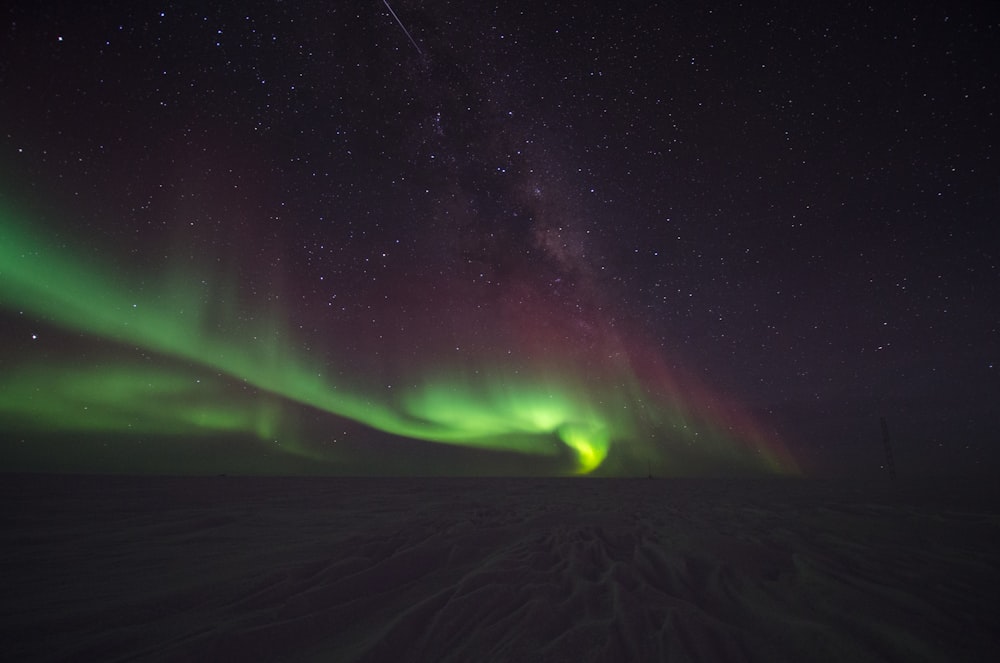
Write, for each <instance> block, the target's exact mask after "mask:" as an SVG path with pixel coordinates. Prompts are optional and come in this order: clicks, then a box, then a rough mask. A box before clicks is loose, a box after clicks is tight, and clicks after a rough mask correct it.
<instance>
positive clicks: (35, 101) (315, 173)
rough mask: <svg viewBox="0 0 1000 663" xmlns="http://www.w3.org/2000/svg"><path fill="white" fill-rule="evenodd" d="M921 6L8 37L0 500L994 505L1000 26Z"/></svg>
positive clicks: (999, 14) (299, 18) (18, 12)
mask: <svg viewBox="0 0 1000 663" xmlns="http://www.w3.org/2000/svg"><path fill="white" fill-rule="evenodd" d="M911 5H912V3H889V2H885V3H871V4H868V3H832V4H830V3H792V4H791V5H790V6H785V3H781V5H779V6H773V7H768V6H766V5H764V4H758V3H746V4H743V5H741V4H713V3H650V2H642V3H633V2H620V3H586V2H575V1H570V2H559V3H544V2H521V1H513V2H504V3H496V4H493V3H480V2H447V1H441V2H435V1H430V0H396V2H394V3H392V7H391V9H390V7H389V6H388V5H387V4H386V3H385V2H383V1H381V0H370V1H366V2H360V1H358V2H302V3H293V2H266V3H265V2H240V3H225V4H224V5H223V6H222V7H221V8H217V7H207V6H205V4H204V3H196V2H191V3H182V2H160V3H152V2H144V1H140V2H102V3H96V4H93V3H91V4H87V3H65V2H59V3H55V2H54V3H38V2H15V3H8V4H7V7H6V8H5V9H4V10H3V19H4V23H3V27H2V30H3V32H2V35H0V90H2V94H0V122H2V127H0V348H2V349H0V468H3V469H9V470H31V471H86V472H169V473H174V472H181V473H184V472H193V473H241V472H250V473H321V474H322V473H330V474H382V473H385V474H552V475H572V474H588V473H589V474H594V475H627V476H636V475H638V476H645V475H646V474H648V473H652V474H654V475H656V476H668V475H690V474H695V475H703V474H723V475H733V474H741V475H742V474H758V473H777V474H788V475H801V474H804V475H807V476H814V475H829V474H833V475H849V476H875V475H878V474H879V473H882V474H885V473H886V469H885V468H884V467H883V466H884V465H886V456H885V452H884V450H883V443H882V433H881V429H880V418H882V417H884V418H885V420H886V422H887V424H888V428H889V432H890V439H891V443H892V450H893V452H894V459H895V467H896V470H897V472H898V473H899V474H900V475H903V476H905V475H919V474H970V473H989V472H992V471H993V470H995V469H996V468H997V467H998V466H1000V450H998V441H1000V438H998V435H1000V407H998V405H1000V376H998V366H997V362H998V361H1000V304H998V303H1000V287H998V285H1000V256H998V253H1000V232H998V230H997V228H998V223H997V218H996V217H997V209H998V206H1000V195H998V194H1000V164H998V158H997V156H996V154H997V148H998V127H1000V122H998V112H1000V103H998V102H1000V74H998V72H1000V11H998V10H997V9H996V5H995V4H994V3H989V2H983V3H973V2H969V3H960V2H941V3H921V4H920V5H919V6H911ZM392 10H394V11H395V15H394V14H393V11H392Z"/></svg>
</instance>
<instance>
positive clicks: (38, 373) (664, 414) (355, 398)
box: [0, 210, 788, 474]
mask: <svg viewBox="0 0 1000 663" xmlns="http://www.w3.org/2000/svg"><path fill="white" fill-rule="evenodd" d="M82 255H86V254H85V253H84V252H83V251H74V252H70V251H67V250H65V249H60V248H58V245H57V242H56V241H54V240H53V239H52V238H50V237H46V236H44V235H42V234H39V233H37V232H32V231H30V230H28V229H27V224H25V223H23V222H20V223H19V222H18V219H17V217H16V215H15V214H12V213H10V212H9V211H6V210H0V308H4V309H7V310H9V311H11V312H13V313H14V314H20V315H24V316H27V317H28V318H29V319H33V320H36V321H38V322H39V323H42V324H47V325H53V326H56V327H60V328H62V329H66V330H71V331H75V332H78V333H85V334H86V335H89V336H92V337H95V338H99V339H105V340H108V341H112V342H115V343H117V344H118V345H119V346H123V347H125V348H133V349H135V350H137V351H139V352H140V353H145V354H148V353H153V354H154V355H155V356H156V358H157V361H152V362H149V361H144V362H138V361H132V362H131V363H129V362H123V361H122V360H120V359H116V360H114V363H112V364H111V365H109V364H108V362H106V361H105V362H98V361H94V362H91V363H92V366H91V367H84V366H75V367H66V366H63V365H57V366H51V365H46V364H45V363H41V364H39V363H29V364H24V365H21V366H19V367H17V368H16V369H14V370H10V369H7V370H5V371H4V374H3V377H2V378H0V415H2V416H4V417H6V418H7V419H8V420H9V421H12V422H14V423H15V424H17V425H19V426H22V427H27V428H29V429H32V430H52V431H68V432H72V431H81V432H101V431H107V432H124V433H128V432H148V433H158V434H186V435H195V434H205V435H211V434H217V433H219V432H238V433H250V434H252V435H254V436H255V437H257V438H259V439H261V440H265V441H267V440H272V439H273V438H275V437H277V436H279V435H280V436H282V437H283V438H284V439H287V438H289V437H294V435H295V434H294V426H293V425H292V424H291V423H290V422H287V421H285V420H284V417H283V414H282V412H283V408H282V401H283V400H286V401H292V402H295V403H298V404H301V405H305V406H309V407H311V408H315V409H317V410H320V411H323V412H326V413H329V414H332V415H336V416H338V417H344V418H347V419H350V420H354V421H356V422H359V423H361V424H363V425H365V426H368V427H370V428H373V429H377V430H381V431H384V432H387V433H391V434H393V435H397V436H402V437H406V438H413V439H420V440H426V441H431V442H439V443H447V444H455V445H464V446H473V447H480V448H489V449H496V450H502V451H513V452H518V453H523V454H536V455H548V456H555V455H558V454H559V453H561V451H560V449H559V445H558V444H553V442H554V440H555V439H558V440H560V441H561V442H562V444H563V445H565V447H567V448H568V449H570V450H572V452H573V453H574V454H575V456H576V459H577V463H576V468H575V471H576V472H578V473H582V474H585V473H589V472H591V471H593V470H595V469H596V468H597V467H599V466H600V465H601V463H602V462H603V461H604V460H605V458H606V457H607V455H608V452H609V447H610V445H611V444H612V441H613V440H614V441H625V440H628V439H632V438H636V437H637V436H639V435H640V434H641V431H645V430H646V428H645V427H644V425H645V424H648V423H649V422H652V423H653V424H655V425H656V426H658V427H660V426H666V427H668V428H674V429H677V428H686V423H685V421H686V420H685V415H684V414H683V410H682V409H681V408H679V407H677V406H674V405H666V406H664V405H662V404H660V405H657V406H656V407H655V408H654V407H652V406H650V405H649V403H648V401H649V400H650V399H649V398H648V397H646V396H645V395H644V393H643V390H642V388H641V387H640V386H639V385H638V384H637V383H636V381H635V380H632V382H633V384H631V385H628V386H627V387H626V388H624V389H621V388H619V389H610V388H606V389H602V390H601V392H600V393H598V394H594V393H593V392H592V391H590V390H588V389H587V380H586V379H585V376H582V375H574V374H573V372H572V371H563V372H562V374H561V375H560V376H558V377H556V376H554V374H553V372H552V371H548V372H543V373H540V372H539V371H538V370H536V371H533V372H532V371H526V370H521V371H509V370H508V371H500V373H499V374H497V375H493V374H490V373H487V374H485V375H476V376H474V377H475V379H473V376H470V375H468V374H463V373H462V372H460V371H452V372H447V371H444V372H438V373H435V374H433V377H427V376H425V377H424V379H423V381H422V383H421V384H414V385H413V386H412V387H410V388H408V389H396V390H393V392H392V393H391V394H388V393H385V392H384V391H378V390H369V391H370V392H371V393H364V392H363V391H362V390H361V389H359V388H357V386H356V385H345V384H339V383H337V382H336V381H335V380H334V379H332V378H331V376H330V373H331V372H332V371H330V370H329V369H328V370H327V371H324V370H322V368H321V367H320V366H319V365H320V364H321V363H323V364H325V363H326V362H317V361H316V360H312V361H311V360H310V356H309V354H308V352H297V351H296V344H295V343H294V341H293V337H292V335H291V334H290V333H289V332H288V331H287V329H286V328H285V326H284V325H283V324H281V322H279V321H280V320H281V319H282V316H280V315H277V314H274V313H273V312H272V314H271V315H267V316H261V317H262V318H264V319H266V320H267V323H265V324H259V325H256V327H248V325H247V324H246V323H241V324H242V326H241V327H240V331H239V332H236V333H234V332H233V331H223V330H222V329H221V328H220V323H219V315H218V311H219V308H220V307H222V306H224V304H222V303H220V302H218V301H214V300H212V298H209V297H206V295H205V288H204V287H203V286H202V285H199V284H203V283H204V281H202V280H201V279H198V278H193V277H191V276H190V275H188V276H186V277H185V276H176V275H175V276H174V277H173V278H170V279H167V280H166V282H165V287H161V288H160V289H158V290H154V291H151V290H150V287H149V285H148V283H145V282H144V281H142V280H140V279H136V278H130V277H128V276H127V275H124V274H121V273H113V271H112V270H108V269H107V268H102V267H100V266H99V265H97V264H94V263H96V262H97V261H96V260H94V261H90V262H88V261H87V260H85V259H83V258H82V257H81V256H82ZM150 302H152V303H150ZM226 322H230V321H226ZM168 358H170V359H173V360H174V365H171V366H170V367H169V368H165V367H164V366H163V365H162V364H163V361H164V360H165V359H168ZM176 360H181V361H180V362H177V361H176ZM81 363H82V362H81ZM239 383H243V385H244V390H243V391H242V392H241V393H238V394H234V393H232V392H233V391H234V385H238V384H239ZM245 387H252V388H253V389H251V390H249V391H251V392H253V393H252V397H250V398H248V397H247V390H246V389H245ZM237 389H238V387H237ZM630 407H631V408H632V409H631V410H630ZM638 410H643V411H644V412H645V416H646V417H647V419H648V421H647V422H645V424H640V422H638V421H637V420H636V412H637V411H638ZM285 448H286V449H289V450H290V451H292V452H294V453H299V454H302V455H306V456H313V457H316V458H324V457H323V456H322V454H321V453H320V452H318V451H316V450H315V449H314V448H312V447H311V446H310V445H309V444H303V443H295V442H291V443H290V445H289V446H286V447H285ZM767 453H769V452H767ZM766 466H767V468H768V469H770V470H773V471H785V470H787V469H788V467H787V463H786V461H785V460H784V459H782V458H779V457H778V455H776V454H775V455H773V457H769V458H767V459H766Z"/></svg>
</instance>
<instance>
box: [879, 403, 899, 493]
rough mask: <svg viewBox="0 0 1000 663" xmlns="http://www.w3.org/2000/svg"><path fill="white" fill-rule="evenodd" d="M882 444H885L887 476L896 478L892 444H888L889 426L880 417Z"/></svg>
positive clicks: (883, 418)
mask: <svg viewBox="0 0 1000 663" xmlns="http://www.w3.org/2000/svg"><path fill="white" fill-rule="evenodd" d="M881 419H882V444H883V445H885V462H886V466H887V467H888V468H889V476H891V477H892V480H893V481H895V480H896V465H895V463H894V462H893V460H892V445H890V444H889V426H888V425H887V424H886V423H885V417H882V418H881Z"/></svg>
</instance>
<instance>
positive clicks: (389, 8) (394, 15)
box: [382, 0, 424, 57]
mask: <svg viewBox="0 0 1000 663" xmlns="http://www.w3.org/2000/svg"><path fill="white" fill-rule="evenodd" d="M382 2H384V3H385V8H386V9H388V10H389V13H390V14H392V17H393V18H394V19H396V23H399V27H401V28H403V32H405V33H406V37H407V39H409V40H410V43H411V44H413V48H415V49H417V53H420V57H423V56H424V52H423V51H421V50H420V47H419V46H417V42H416V41H414V39H413V35H411V34H410V31H409V30H407V29H406V26H405V25H403V22H402V21H400V20H399V17H398V16H396V12H394V11H393V10H392V6H390V5H389V0H382Z"/></svg>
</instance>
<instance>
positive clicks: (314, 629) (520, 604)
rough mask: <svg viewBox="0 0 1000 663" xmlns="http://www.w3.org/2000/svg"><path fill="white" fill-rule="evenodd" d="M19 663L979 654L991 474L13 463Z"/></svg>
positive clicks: (989, 577)
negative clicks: (321, 471) (96, 472)
mask: <svg viewBox="0 0 1000 663" xmlns="http://www.w3.org/2000/svg"><path fill="white" fill-rule="evenodd" d="M0 491H2V494H3V501H4V504H5V505H6V506H5V508H4V510H3V512H2V515H0V526H2V527H0V531H2V537H3V547H2V558H0V562H2V564H3V568H4V569H5V573H4V579H3V581H2V583H3V590H2V592H0V596H2V599H0V601H2V612H0V624H2V626H0V642H3V643H4V644H3V645H0V648H2V650H3V651H0V654H2V658H3V659H4V660H65V659H78V660H85V659H86V660H104V661H115V660H135V659H138V660H205V661H209V660H212V661H217V660H234V661H235V660H239V661H253V660H288V661H313V660H315V661H657V660H666V661H848V660H849V661H977V660H983V661H985V660H988V659H989V655H990V653H991V651H992V650H993V640H992V637H991V635H990V631H991V627H992V626H993V625H995V624H996V623H998V618H1000V611H998V609H997V607H996V603H995V596H996V595H997V590H998V589H1000V583H998V582H997V578H998V577H1000V561H998V555H997V552H996V545H995V543H996V540H997V536H998V532H1000V510H998V501H997V499H996V498H997V494H996V492H992V493H988V492H986V491H984V490H978V489H975V488H973V487H970V486H967V485H966V486H962V487H961V488H959V487H956V486H949V485H944V484H936V485H933V486H928V485H924V486H916V485H914V486H910V487H907V486H901V487H893V486H875V485H861V484H846V483H824V482H809V481H804V480H769V481H723V480H683V481H680V480H646V479H638V480H598V479H561V480H518V479H514V480H502V479H489V480H473V479H446V480H433V479H319V478H313V479H302V478H296V479H284V478H266V479H263V478H262V479H254V478H236V477H229V478H227V477H216V478H115V477H38V476H33V477H29V476H8V477H5V480H4V482H3V483H2V488H0Z"/></svg>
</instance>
